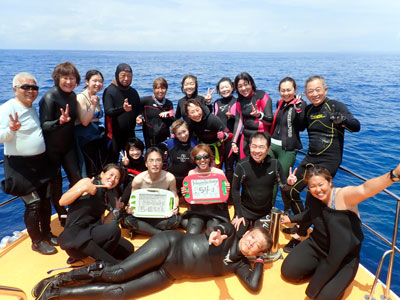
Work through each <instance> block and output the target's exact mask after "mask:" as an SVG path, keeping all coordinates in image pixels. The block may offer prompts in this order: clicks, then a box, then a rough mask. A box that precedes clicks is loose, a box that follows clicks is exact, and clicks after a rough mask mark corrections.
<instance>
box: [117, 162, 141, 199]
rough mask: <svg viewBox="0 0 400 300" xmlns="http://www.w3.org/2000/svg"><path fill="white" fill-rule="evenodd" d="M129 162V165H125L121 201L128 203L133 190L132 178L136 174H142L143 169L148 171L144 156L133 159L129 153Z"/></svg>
mask: <svg viewBox="0 0 400 300" xmlns="http://www.w3.org/2000/svg"><path fill="white" fill-rule="evenodd" d="M128 159H129V164H128V165H127V166H124V165H122V164H121V165H122V166H123V168H124V169H125V175H126V176H125V181H124V185H123V190H124V192H123V194H122V199H121V201H122V202H124V203H125V204H128V201H129V198H130V196H131V191H132V180H133V178H135V177H136V175H138V174H140V173H141V172H143V171H146V170H147V168H146V164H145V162H144V158H143V156H141V157H139V158H138V159H133V158H132V157H131V156H129V155H128Z"/></svg>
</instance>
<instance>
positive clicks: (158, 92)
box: [153, 84, 167, 101]
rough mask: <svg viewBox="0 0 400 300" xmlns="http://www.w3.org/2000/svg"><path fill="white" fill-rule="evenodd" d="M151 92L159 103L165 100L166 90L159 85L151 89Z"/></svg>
mask: <svg viewBox="0 0 400 300" xmlns="http://www.w3.org/2000/svg"><path fill="white" fill-rule="evenodd" d="M153 92H154V96H156V98H157V100H158V101H161V100H163V99H164V98H165V95H166V94H167V88H166V87H164V86H162V85H161V84H157V86H156V87H154V88H153Z"/></svg>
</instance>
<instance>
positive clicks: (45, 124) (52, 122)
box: [39, 94, 67, 132]
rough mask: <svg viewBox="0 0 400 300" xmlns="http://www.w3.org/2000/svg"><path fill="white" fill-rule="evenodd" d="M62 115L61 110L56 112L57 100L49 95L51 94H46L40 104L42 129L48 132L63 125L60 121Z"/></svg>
mask: <svg viewBox="0 0 400 300" xmlns="http://www.w3.org/2000/svg"><path fill="white" fill-rule="evenodd" d="M60 115H61V112H56V108H55V102H54V101H53V100H52V99H51V98H50V97H49V95H47V94H46V95H44V96H43V98H42V100H41V101H40V104H39V116H40V124H41V126H42V130H43V131H47V132H48V131H53V130H57V129H58V128H60V127H61V126H63V125H61V124H60V121H59V117H60ZM65 124H67V123H65Z"/></svg>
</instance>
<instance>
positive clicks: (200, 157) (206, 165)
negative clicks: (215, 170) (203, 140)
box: [194, 150, 211, 172]
mask: <svg viewBox="0 0 400 300" xmlns="http://www.w3.org/2000/svg"><path fill="white" fill-rule="evenodd" d="M194 158H195V161H196V165H197V167H198V168H199V171H200V172H210V162H211V158H210V155H209V154H208V153H207V152H206V151H204V150H200V151H199V152H197V154H196V155H195V157H194Z"/></svg>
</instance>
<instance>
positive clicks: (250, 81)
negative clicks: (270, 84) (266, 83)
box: [235, 72, 257, 95]
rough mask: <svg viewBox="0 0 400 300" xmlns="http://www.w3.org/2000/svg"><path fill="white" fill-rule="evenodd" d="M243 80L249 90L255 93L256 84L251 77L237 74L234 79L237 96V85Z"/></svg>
mask: <svg viewBox="0 0 400 300" xmlns="http://www.w3.org/2000/svg"><path fill="white" fill-rule="evenodd" d="M241 79H243V80H244V81H247V82H248V83H250V85H251V88H252V89H253V91H254V92H255V91H256V89H257V87H256V83H255V82H254V79H253V77H251V75H250V74H249V73H247V72H242V73H240V74H238V75H237V76H236V77H235V90H236V92H237V93H238V95H240V93H239V91H238V83H239V81H240V80H241Z"/></svg>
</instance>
